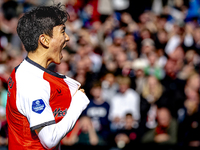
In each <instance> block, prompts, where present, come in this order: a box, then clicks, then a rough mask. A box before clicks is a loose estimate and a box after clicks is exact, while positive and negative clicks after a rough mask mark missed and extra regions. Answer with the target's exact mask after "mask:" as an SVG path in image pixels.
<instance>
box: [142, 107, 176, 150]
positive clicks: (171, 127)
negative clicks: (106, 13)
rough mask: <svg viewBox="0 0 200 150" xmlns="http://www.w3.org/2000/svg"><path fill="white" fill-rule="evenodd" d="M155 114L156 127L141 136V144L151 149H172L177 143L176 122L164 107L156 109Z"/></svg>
mask: <svg viewBox="0 0 200 150" xmlns="http://www.w3.org/2000/svg"><path fill="white" fill-rule="evenodd" d="M156 114H157V125H156V127H155V128H154V129H151V130H149V131H147V132H146V133H145V134H144V135H143V137H142V143H143V144H145V147H146V146H147V147H148V148H153V149H163V150H170V149H173V148H174V147H175V145H176V143H177V130H178V128H177V122H176V120H175V119H174V118H172V116H171V114H170V111H169V110H168V109H167V108H165V107H162V108H158V110H157V113H156ZM147 147H146V148H147Z"/></svg>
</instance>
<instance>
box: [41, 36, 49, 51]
mask: <svg viewBox="0 0 200 150" xmlns="http://www.w3.org/2000/svg"><path fill="white" fill-rule="evenodd" d="M39 42H40V43H41V45H42V46H44V47H45V48H49V43H50V37H49V36H48V35H46V34H41V35H40V36H39Z"/></svg>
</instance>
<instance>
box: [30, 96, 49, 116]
mask: <svg viewBox="0 0 200 150" xmlns="http://www.w3.org/2000/svg"><path fill="white" fill-rule="evenodd" d="M45 107H46V106H45V104H44V101H43V100H42V99H37V100H35V101H33V103H32V111H33V112H35V113H38V114H41V113H42V112H43V111H44V109H45Z"/></svg>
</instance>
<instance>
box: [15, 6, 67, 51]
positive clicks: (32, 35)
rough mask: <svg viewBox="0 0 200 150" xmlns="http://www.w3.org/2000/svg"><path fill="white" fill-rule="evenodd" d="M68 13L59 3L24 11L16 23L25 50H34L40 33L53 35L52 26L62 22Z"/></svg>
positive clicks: (65, 19)
mask: <svg viewBox="0 0 200 150" xmlns="http://www.w3.org/2000/svg"><path fill="white" fill-rule="evenodd" d="M68 18H69V14H68V13H67V12H66V11H65V10H63V9H62V5H61V3H58V4H54V5H52V6H38V7H35V8H33V9H32V10H31V11H29V12H26V13H25V14H24V15H23V16H22V17H21V18H20V19H19V22H18V25H17V33H18V35H19V37H20V39H21V41H22V43H23V44H24V47H25V49H26V51H27V52H30V51H35V50H36V49H37V47H38V39H39V36H40V35H41V34H46V35H49V36H50V37H53V27H55V26H58V25H62V24H64V23H65V22H66V21H67V20H68Z"/></svg>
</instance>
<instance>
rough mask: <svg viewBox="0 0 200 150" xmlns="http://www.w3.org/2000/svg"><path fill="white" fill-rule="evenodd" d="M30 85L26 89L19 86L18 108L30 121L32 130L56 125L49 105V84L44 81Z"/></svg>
mask: <svg viewBox="0 0 200 150" xmlns="http://www.w3.org/2000/svg"><path fill="white" fill-rule="evenodd" d="M28 85H30V86H28V87H26V88H25V87H24V86H23V87H21V85H18V89H19V90H18V92H17V108H18V110H19V111H20V112H21V113H22V114H23V115H24V116H26V118H27V119H28V122H29V124H30V128H31V130H35V129H38V128H40V127H44V126H47V125H51V124H54V123H55V119H54V115H53V112H52V109H51V107H50V105H49V99H50V86H49V83H48V82H47V81H45V80H42V81H40V82H37V81H36V82H31V83H29V84H28Z"/></svg>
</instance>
